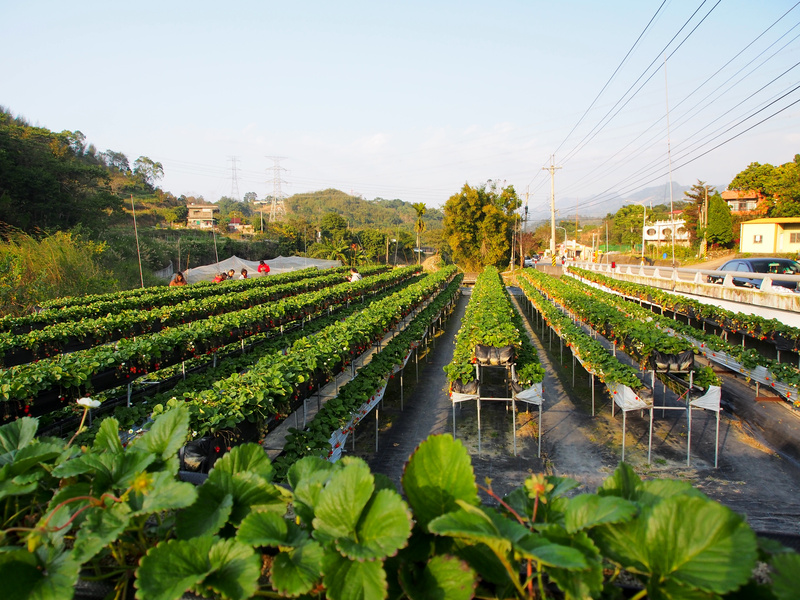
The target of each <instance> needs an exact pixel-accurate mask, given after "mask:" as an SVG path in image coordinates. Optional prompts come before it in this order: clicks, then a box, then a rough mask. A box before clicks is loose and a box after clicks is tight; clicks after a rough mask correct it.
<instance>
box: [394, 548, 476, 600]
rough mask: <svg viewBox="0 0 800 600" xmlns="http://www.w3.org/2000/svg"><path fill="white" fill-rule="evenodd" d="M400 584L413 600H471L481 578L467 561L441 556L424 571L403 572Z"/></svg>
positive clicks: (436, 557)
mask: <svg viewBox="0 0 800 600" xmlns="http://www.w3.org/2000/svg"><path fill="white" fill-rule="evenodd" d="M412 575H413V576H414V577H413V578H412ZM400 584H401V585H402V587H403V591H404V592H405V593H406V595H407V596H408V597H409V598H410V600H439V599H444V598H446V599H447V600H469V599H470V598H472V597H473V595H474V594H475V588H476V587H477V584H478V576H477V573H475V571H473V570H472V569H471V568H470V566H469V565H468V564H467V563H466V562H464V561H462V560H459V559H458V558H455V557H453V556H443V555H439V556H434V557H433V558H431V560H430V561H428V563H427V564H426V565H425V568H424V569H422V570H421V571H418V572H414V573H411V572H409V570H408V569H404V570H402V571H401V572H400Z"/></svg>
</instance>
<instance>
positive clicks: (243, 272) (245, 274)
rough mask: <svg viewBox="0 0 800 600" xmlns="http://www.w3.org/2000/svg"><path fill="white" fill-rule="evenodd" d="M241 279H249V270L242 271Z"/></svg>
mask: <svg viewBox="0 0 800 600" xmlns="http://www.w3.org/2000/svg"><path fill="white" fill-rule="evenodd" d="M239 279H247V269H242V272H241V274H240V275H239Z"/></svg>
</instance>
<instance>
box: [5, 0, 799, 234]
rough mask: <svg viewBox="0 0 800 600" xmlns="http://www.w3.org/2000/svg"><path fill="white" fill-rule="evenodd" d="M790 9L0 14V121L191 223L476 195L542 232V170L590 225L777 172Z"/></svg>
mask: <svg viewBox="0 0 800 600" xmlns="http://www.w3.org/2000/svg"><path fill="white" fill-rule="evenodd" d="M798 4H800V3H795V2H794V1H793V0H790V1H782V0H763V1H761V2H753V1H752V0H706V1H703V0H664V1H663V2H662V0H630V1H629V0H610V1H608V2H597V1H590V0H564V1H563V2H543V1H539V0H527V1H524V0H514V1H512V0H495V1H493V2H486V1H484V2H476V1H472V0H466V1H462V2H442V1H437V0H427V1H422V2H418V1H416V0H411V1H406V2H392V3H389V2H376V1H374V0H373V1H371V2H367V1H348V0H337V1H335V2H331V1H327V2H325V1H303V0H296V1H294V2H292V1H284V2H273V1H272V0H262V1H256V0H250V1H244V0H229V1H228V2H224V3H223V2H219V1H215V2H208V1H205V0H191V1H188V0H161V1H160V2H154V1H151V0H140V1H138V2H131V3H118V2H107V1H104V2H99V1H94V0H72V1H71V2H64V1H63V0H57V1H44V0H0V57H2V58H0V62H1V64H0V66H1V67H2V69H0V106H3V107H4V108H5V109H6V110H9V111H10V112H11V113H12V114H14V115H15V116H21V117H23V118H25V119H26V120H27V121H28V122H29V123H31V124H33V125H39V126H43V127H47V128H48V129H51V130H53V131H62V130H70V131H75V130H80V131H81V132H82V133H83V134H84V135H85V136H86V139H87V142H88V143H92V144H94V145H95V146H96V148H97V149H98V151H103V150H106V149H111V150H114V151H116V152H122V153H124V154H125V155H126V156H127V157H128V159H129V161H130V162H131V164H132V163H133V161H134V160H135V159H136V158H137V157H139V156H147V157H149V158H151V159H152V160H154V161H158V162H160V163H162V165H163V168H164V177H163V179H162V180H161V181H160V182H159V186H160V187H161V188H162V189H163V190H165V191H169V192H172V193H173V194H175V195H181V194H184V195H187V196H189V195H193V196H202V197H203V198H204V199H205V200H207V201H210V202H215V201H217V200H218V199H219V198H220V197H221V196H233V197H236V196H238V197H239V198H241V197H243V196H244V194H245V193H246V192H255V193H256V194H257V195H258V197H259V198H264V197H266V196H269V195H272V194H273V193H274V192H275V191H276V190H277V187H279V188H280V192H281V193H282V194H283V195H291V194H295V193H302V192H309V191H316V190H322V189H326V188H336V189H340V190H342V191H344V192H347V193H352V194H355V195H360V196H362V197H364V198H366V199H370V200H371V199H374V198H387V199H394V198H399V199H402V200H406V201H408V202H423V203H425V204H426V205H427V206H429V207H441V206H442V205H443V204H444V203H445V202H446V200H447V199H448V198H449V197H450V196H452V195H453V194H456V193H458V192H459V190H460V189H461V188H462V186H463V185H464V184H465V183H468V184H470V185H472V186H478V185H483V184H487V182H489V181H491V182H495V183H496V184H497V185H513V186H514V188H515V190H516V191H517V193H518V194H519V195H520V196H521V197H522V199H523V200H525V201H527V202H528V205H529V211H530V217H531V218H532V219H537V218H540V217H541V218H547V217H548V216H549V207H550V194H551V177H550V173H549V171H548V170H546V169H547V167H548V166H549V165H550V164H551V161H552V164H553V165H554V166H555V167H559V168H558V169H554V170H553V172H554V177H553V181H554V188H555V197H556V207H557V209H558V213H559V215H561V216H566V215H568V214H574V213H575V207H576V206H578V212H580V213H583V212H589V211H594V212H602V213H604V212H605V211H604V208H605V207H607V206H608V207H610V206H612V205H614V204H615V202H618V200H619V198H620V197H626V196H628V195H631V194H633V193H635V192H636V191H639V190H642V189H644V188H647V187H653V186H663V187H664V189H665V190H666V189H667V188H668V186H667V183H668V182H669V181H670V178H671V180H672V181H674V182H676V183H680V184H682V185H691V184H693V183H695V182H697V181H698V180H701V181H705V182H707V183H709V184H711V185H714V186H717V188H718V189H720V190H722V189H725V187H726V186H727V185H728V183H730V181H731V180H732V179H733V177H734V176H735V175H736V174H737V173H739V172H740V171H742V170H743V169H745V168H746V167H747V166H748V165H749V164H750V163H752V162H759V163H762V164H763V163H770V164H773V165H779V164H783V163H786V162H790V161H791V160H793V158H794V156H795V154H796V153H798V152H800V143H798V142H800V89H797V88H798V86H799V85H800V66H798V65H799V64H800V6H798ZM795 102H798V103H797V104H793V103H795ZM748 129H749V130H748ZM276 181H277V182H278V186H276ZM677 199H678V198H676V200H677ZM666 200H667V201H668V200H669V198H666ZM614 210H615V209H614Z"/></svg>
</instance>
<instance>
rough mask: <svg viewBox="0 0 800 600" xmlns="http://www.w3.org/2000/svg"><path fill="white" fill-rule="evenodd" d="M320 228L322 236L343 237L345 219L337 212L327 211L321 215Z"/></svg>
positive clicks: (345, 228) (345, 225)
mask: <svg viewBox="0 0 800 600" xmlns="http://www.w3.org/2000/svg"><path fill="white" fill-rule="evenodd" d="M320 228H321V229H322V235H324V236H327V237H330V238H335V237H337V236H339V237H342V238H343V237H344V234H345V233H346V232H347V219H345V218H344V217H343V216H342V215H340V214H338V213H327V214H326V215H325V216H324V217H322V222H321V223H320Z"/></svg>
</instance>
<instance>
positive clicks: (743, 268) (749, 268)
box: [708, 257, 800, 290]
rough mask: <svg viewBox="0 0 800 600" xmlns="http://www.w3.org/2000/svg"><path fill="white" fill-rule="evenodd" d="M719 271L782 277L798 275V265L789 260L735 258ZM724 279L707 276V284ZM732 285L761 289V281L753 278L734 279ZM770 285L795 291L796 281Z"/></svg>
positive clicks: (778, 282) (716, 276)
mask: <svg viewBox="0 0 800 600" xmlns="http://www.w3.org/2000/svg"><path fill="white" fill-rule="evenodd" d="M718 270H719V271H739V272H744V273H772V274H776V275H778V274H783V275H800V263H798V262H797V261H796V260H792V259H790V258H771V257H767V258H737V259H734V260H729V261H728V262H726V263H725V264H724V265H722V266H721V267H720V268H719V269H718ZM723 280H724V277H722V276H719V275H709V276H708V282H709V283H722V282H723ZM733 285H738V286H742V287H752V288H759V287H761V279H760V278H753V277H734V278H733ZM772 285H776V286H780V287H785V288H789V289H792V290H797V282H796V281H786V280H783V281H782V280H780V279H773V280H772Z"/></svg>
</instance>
